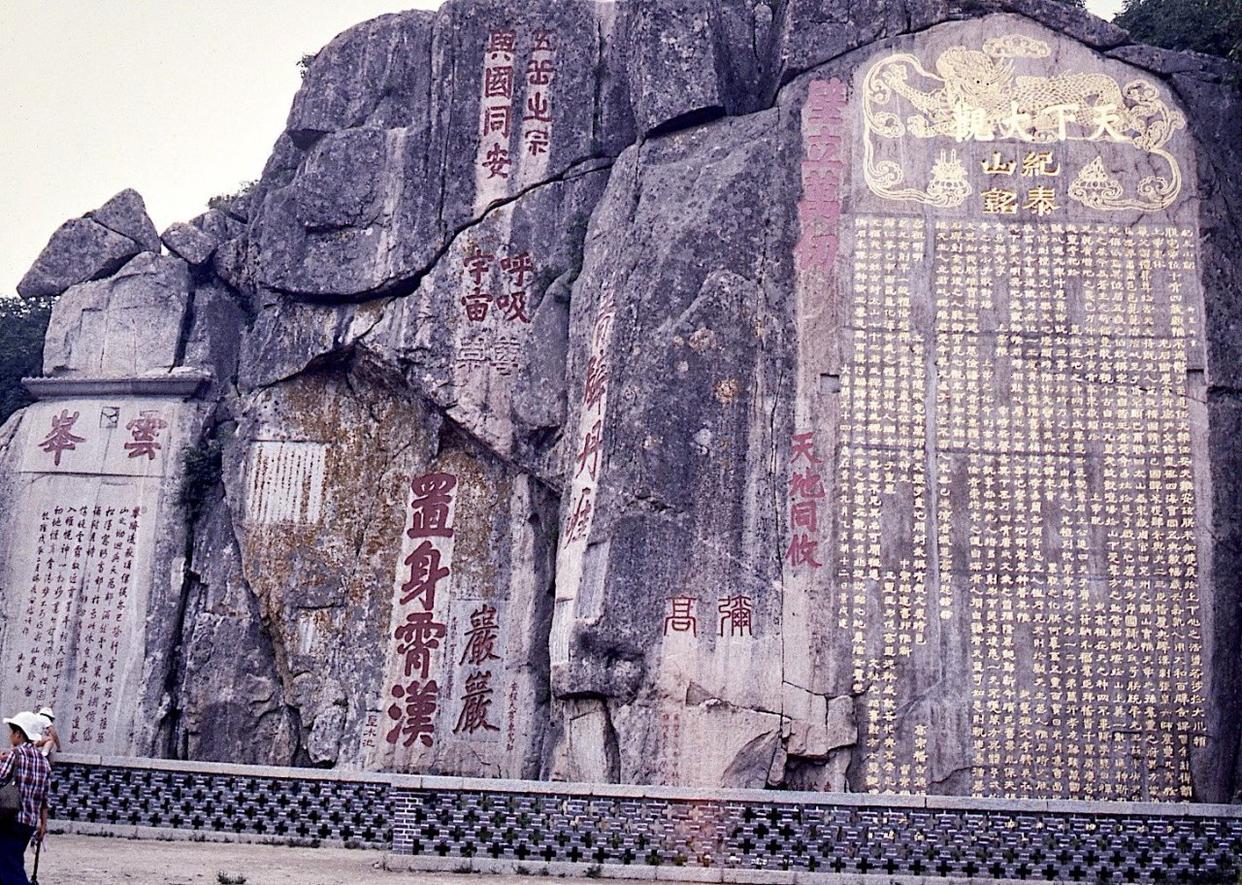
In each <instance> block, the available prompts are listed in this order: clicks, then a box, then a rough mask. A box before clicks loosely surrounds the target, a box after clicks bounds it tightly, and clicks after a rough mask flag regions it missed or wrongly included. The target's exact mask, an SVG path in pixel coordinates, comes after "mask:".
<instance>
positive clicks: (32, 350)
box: [0, 295, 56, 423]
mask: <svg viewBox="0 0 1242 885" xmlns="http://www.w3.org/2000/svg"><path fill="white" fill-rule="evenodd" d="M55 302H56V298H55V297H50V298H26V299H23V298H17V297H15V296H12V295H10V296H8V297H0V423H3V422H4V421H7V420H8V418H9V416H10V415H12V414H13V413H14V412H16V411H17V410H18V409H20V408H22V406H26V405H29V404H30V403H31V402H33V401H34V400H33V399H32V398H31V396H30V394H29V393H27V392H26V388H24V387H22V378H27V377H29V376H31V375H37V374H39V372H40V371H41V370H42V368H43V336H44V335H45V334H46V333H47V323H48V320H49V319H50V318H51V316H52V305H53V304H54V303H55Z"/></svg>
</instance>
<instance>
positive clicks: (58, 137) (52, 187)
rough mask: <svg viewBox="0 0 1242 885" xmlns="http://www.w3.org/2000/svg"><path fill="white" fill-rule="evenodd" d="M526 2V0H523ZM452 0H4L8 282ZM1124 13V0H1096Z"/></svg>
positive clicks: (250, 140)
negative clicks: (132, 194)
mask: <svg viewBox="0 0 1242 885" xmlns="http://www.w3.org/2000/svg"><path fill="white" fill-rule="evenodd" d="M513 2H521V0H513ZM439 5H440V2H439V0H208V2H191V0H57V2H48V0H0V83H2V84H4V85H3V88H0V119H2V120H4V128H3V130H0V295H5V294H11V293H12V292H13V291H14V288H15V287H16V286H17V281H18V280H19V279H21V277H22V275H23V274H24V273H25V272H26V269H27V268H28V267H29V266H30V264H31V262H33V261H34V259H35V256H37V255H38V254H39V250H40V249H42V248H43V246H44V244H45V243H46V242H47V238H48V237H49V236H51V234H52V231H54V230H55V229H56V228H57V227H58V226H59V225H60V224H61V222H63V221H65V219H67V218H71V217H74V216H78V215H81V214H82V213H83V212H86V211H89V210H90V209H94V208H95V207H97V206H99V205H100V204H101V203H103V202H104V201H105V200H107V199H108V198H109V197H111V196H112V195H113V194H115V193H116V192H117V191H120V190H123V189H124V188H127V187H132V188H134V189H136V190H137V191H138V192H139V193H141V194H142V195H143V197H144V198H145V199H146V202H147V211H148V212H149V213H150V214H151V217H152V219H153V220H154V221H155V226H156V228H157V229H159V230H163V229H164V228H165V227H167V226H168V225H169V224H172V223H173V222H174V221H185V220H188V219H189V218H192V217H193V216H195V215H197V214H198V213H199V212H202V211H203V209H204V208H206V204H207V200H208V199H209V198H210V197H212V196H214V195H215V194H220V193H228V192H230V191H232V190H234V189H235V188H236V187H237V185H238V184H240V183H241V182H243V181H246V180H249V179H252V178H257V177H258V175H259V173H260V172H261V171H262V169H263V163H264V161H265V160H266V159H267V155H268V152H269V150H270V149H271V146H272V142H274V141H275V140H276V136H278V135H279V134H280V132H281V130H282V128H283V124H284V121H285V116H286V115H287V114H288V112H289V103H290V101H291V100H292V99H293V95H294V93H295V92H296V91H297V88H298V84H299V82H300V79H299V73H298V68H297V62H298V59H299V58H301V57H302V56H303V55H304V54H306V53H308V52H315V51H316V50H318V49H319V48H320V47H321V46H323V45H324V44H325V43H327V42H328V41H329V40H331V39H332V38H333V37H334V36H335V35H336V34H338V33H340V32H341V31H343V30H345V29H346V28H347V27H349V26H350V25H352V24H355V23H357V22H360V21H365V20H366V19H368V18H372V17H374V16H376V15H380V14H382V13H385V12H395V11H399V10H402V9H413V8H419V9H434V8H436V7H437V6H439ZM1088 5H1089V6H1090V7H1091V9H1092V11H1094V12H1096V14H1098V15H1104V16H1106V17H1110V18H1111V17H1112V15H1113V14H1114V13H1115V12H1116V11H1117V9H1119V8H1120V6H1121V0H1089V2H1088Z"/></svg>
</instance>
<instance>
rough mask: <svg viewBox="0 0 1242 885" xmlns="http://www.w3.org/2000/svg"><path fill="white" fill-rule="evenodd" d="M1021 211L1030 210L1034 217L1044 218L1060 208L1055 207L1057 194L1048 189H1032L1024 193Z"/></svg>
mask: <svg viewBox="0 0 1242 885" xmlns="http://www.w3.org/2000/svg"><path fill="white" fill-rule="evenodd" d="M1022 208H1023V209H1030V210H1031V211H1032V212H1034V213H1035V214H1036V215H1039V216H1041V217H1042V216H1044V215H1047V214H1048V213H1050V212H1053V211H1054V210H1056V209H1059V208H1061V207H1060V206H1058V205H1057V193H1056V191H1054V190H1053V189H1052V188H1050V187H1033V188H1031V189H1030V190H1029V191H1027V193H1026V203H1025V204H1023V206H1022Z"/></svg>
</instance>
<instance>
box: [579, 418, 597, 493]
mask: <svg viewBox="0 0 1242 885" xmlns="http://www.w3.org/2000/svg"><path fill="white" fill-rule="evenodd" d="M603 442H604V422H603V421H602V420H598V421H596V422H595V424H594V426H592V427H591V429H590V430H589V431H587V435H586V438H585V439H584V440H583V441H582V449H581V451H579V452H578V470H577V472H575V473H574V476H575V477H576V476H579V475H581V474H582V471H583V470H586V471H587V473H588V474H589V475H590V477H591V479H595V477H596V475H597V474H598V473H599V452H600V446H601V445H602V444H603Z"/></svg>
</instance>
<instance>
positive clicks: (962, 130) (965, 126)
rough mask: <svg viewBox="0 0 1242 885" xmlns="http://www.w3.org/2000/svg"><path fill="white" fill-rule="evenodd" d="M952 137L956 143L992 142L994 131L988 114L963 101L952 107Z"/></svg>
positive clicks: (984, 110)
mask: <svg viewBox="0 0 1242 885" xmlns="http://www.w3.org/2000/svg"><path fill="white" fill-rule="evenodd" d="M952 113H953V137H954V138H956V139H957V140H958V141H972V140H973V141H992V139H993V138H994V131H993V127H992V124H991V123H990V122H989V121H988V112H987V110H986V109H984V108H980V107H975V106H974V105H972V104H971V103H970V102H968V101H966V100H965V99H961V100H959V101H958V102H957V104H955V105H954V106H953V111H952Z"/></svg>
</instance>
